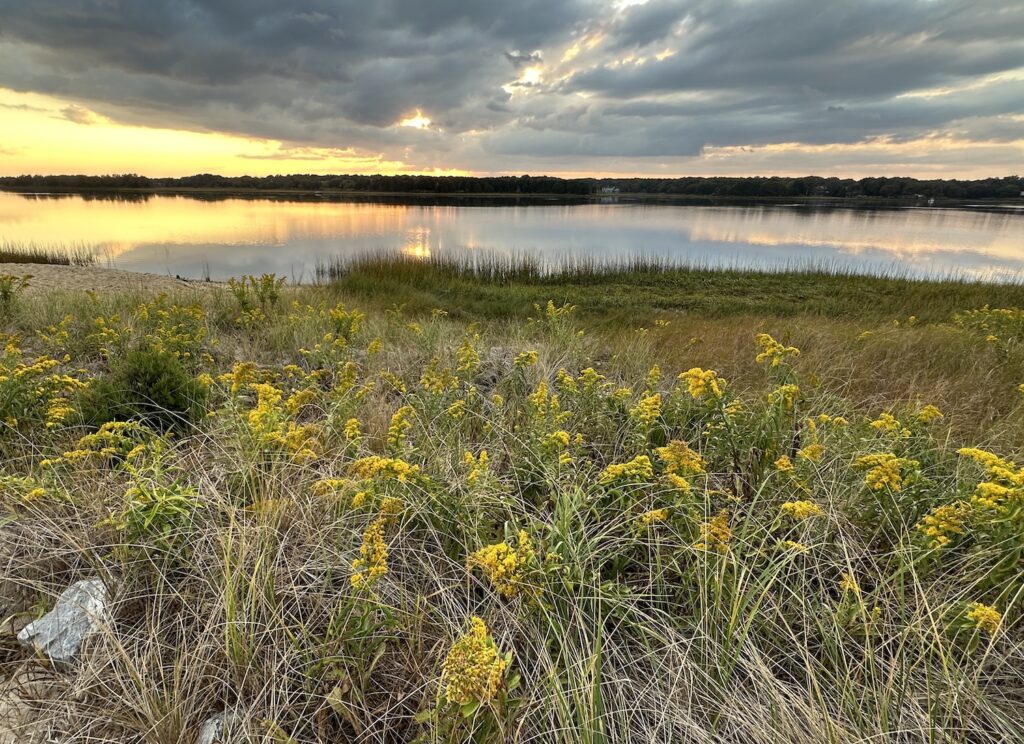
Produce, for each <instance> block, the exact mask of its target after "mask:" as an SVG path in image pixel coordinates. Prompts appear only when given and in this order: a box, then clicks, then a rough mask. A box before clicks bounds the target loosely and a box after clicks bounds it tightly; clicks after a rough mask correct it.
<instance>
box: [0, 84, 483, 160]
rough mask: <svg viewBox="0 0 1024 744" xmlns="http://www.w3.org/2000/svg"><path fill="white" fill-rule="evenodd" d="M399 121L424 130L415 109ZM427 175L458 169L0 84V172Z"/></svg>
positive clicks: (427, 121) (422, 118) (425, 122)
mask: <svg viewBox="0 0 1024 744" xmlns="http://www.w3.org/2000/svg"><path fill="white" fill-rule="evenodd" d="M409 122H410V123H408V124H406V123H405V122H403V126H414V127H419V128H425V127H427V126H429V125H430V119H428V118H426V117H425V116H423V115H422V114H421V113H420V112H419V111H417V112H416V115H415V116H414V117H413V118H412V119H411V120H409ZM139 171H144V172H145V174H146V175H151V176H183V175H190V174H193V173H217V174H222V175H241V174H247V173H253V172H256V173H260V174H287V173H308V172H311V171H316V172H322V173H430V174H452V175H459V174H463V173H465V171H462V170H459V169H445V168H441V167H438V166H436V165H434V164H429V165H427V164H418V163H412V162H406V161H402V160H393V159H390V160H389V159H387V158H385V157H384V156H383V155H382V154H380V153H374V152H357V151H355V150H352V149H347V148H329V147H307V146H296V145H289V144H288V143H285V142H281V141H279V140H269V139H256V138H252V137H243V136H238V135H234V134H229V133H223V132H210V131H189V130H184V129H169V128H168V129H164V128H156V127H145V126H137V125H131V124H122V123H119V122H117V121H115V120H113V119H111V118H109V117H106V116H102V115H100V114H98V113H96V112H94V111H91V110H90V109H88V108H87V107H85V106H83V105H81V104H79V103H75V102H71V101H66V100H63V99H59V98H55V97H52V96H44V95H39V94H34V93H18V92H15V91H12V90H7V89H2V88H0V175H18V174H22V173H81V174H86V175H100V174H107V173H134V172H139Z"/></svg>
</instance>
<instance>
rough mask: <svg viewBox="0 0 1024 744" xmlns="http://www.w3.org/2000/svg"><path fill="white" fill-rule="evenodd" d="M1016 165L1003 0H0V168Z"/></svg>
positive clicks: (482, 171)
mask: <svg viewBox="0 0 1024 744" xmlns="http://www.w3.org/2000/svg"><path fill="white" fill-rule="evenodd" d="M122 172H137V173H143V174H146V175H151V176H176V175H186V174H191V173H197V172H212V173H221V174H225V175H237V174H244V173H249V174H255V175H261V174H269V173H295V172H302V173H310V172H314V173H342V172H344V173H376V172H380V173H401V172H427V173H435V172H436V173H470V174H477V175H486V174H494V173H533V174H540V173H550V174H555V175H565V176H572V175H650V176H674V175H715V174H722V175H751V174H767V175H771V174H786V175H803V174H807V173H815V174H820V175H840V176H853V177H860V176H865V175H914V176H921V177H933V176H934V177H947V178H949V177H984V176H991V175H1009V174H1015V173H1021V172H1024V0H856V1H854V0H843V1H841V2H840V1H838V0H836V1H833V0H828V1H826V0H647V2H644V1H643V0H625V1H618V2H616V1H615V0H372V1H369V0H296V1H294V2H288V1H287V0H31V1H26V0H0V175H16V174H21V173H87V174H100V173H122Z"/></svg>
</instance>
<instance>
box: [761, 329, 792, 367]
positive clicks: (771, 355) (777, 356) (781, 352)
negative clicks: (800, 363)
mask: <svg viewBox="0 0 1024 744" xmlns="http://www.w3.org/2000/svg"><path fill="white" fill-rule="evenodd" d="M756 341H757V345H758V346H759V347H760V348H761V351H760V353H759V354H758V355H757V358H756V359H755V361H756V362H757V363H758V364H761V363H762V362H768V365H769V366H770V367H778V366H779V365H780V364H782V362H784V361H785V359H786V357H788V356H791V357H797V356H800V349H798V348H796V347H795V346H784V345H783V344H780V343H779V342H778V341H776V340H775V339H774V338H772V337H771V336H769V335H768V334H767V333H759V334H757V338H756Z"/></svg>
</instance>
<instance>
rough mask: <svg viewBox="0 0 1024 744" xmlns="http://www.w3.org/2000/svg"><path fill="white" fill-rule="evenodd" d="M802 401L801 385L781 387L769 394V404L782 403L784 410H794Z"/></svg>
mask: <svg viewBox="0 0 1024 744" xmlns="http://www.w3.org/2000/svg"><path fill="white" fill-rule="evenodd" d="M799 399H800V386H799V385H792V384H790V385H780V386H779V387H777V388H775V389H774V390H772V391H771V392H770V393H768V404H769V405H775V404H777V403H781V404H782V406H783V407H784V408H792V407H793V406H794V405H795V404H796V402H797V400H799Z"/></svg>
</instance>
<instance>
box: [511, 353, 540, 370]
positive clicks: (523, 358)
mask: <svg viewBox="0 0 1024 744" xmlns="http://www.w3.org/2000/svg"><path fill="white" fill-rule="evenodd" d="M538 359H540V354H538V353H537V352H536V351H533V350H531V351H524V352H522V353H521V354H517V355H516V358H515V360H514V362H513V363H514V364H515V366H516V367H517V368H519V369H523V368H526V367H532V366H533V365H535V364H536V363H537V360H538Z"/></svg>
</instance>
